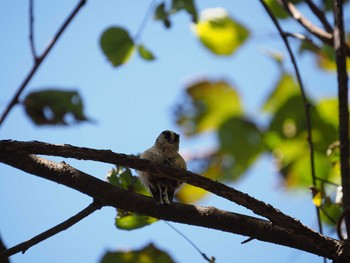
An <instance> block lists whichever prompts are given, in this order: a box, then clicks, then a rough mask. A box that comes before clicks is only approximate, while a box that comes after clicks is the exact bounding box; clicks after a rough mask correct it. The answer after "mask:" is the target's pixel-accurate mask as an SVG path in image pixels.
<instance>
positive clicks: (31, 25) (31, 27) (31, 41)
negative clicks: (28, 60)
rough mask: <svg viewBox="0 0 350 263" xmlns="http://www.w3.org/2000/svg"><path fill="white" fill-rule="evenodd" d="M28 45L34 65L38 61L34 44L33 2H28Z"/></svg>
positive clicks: (31, 0)
mask: <svg viewBox="0 0 350 263" xmlns="http://www.w3.org/2000/svg"><path fill="white" fill-rule="evenodd" d="M29 44H30V50H31V51H32V56H33V59H34V63H36V61H37V60H38V56H37V54H36V50H35V43H34V0H29Z"/></svg>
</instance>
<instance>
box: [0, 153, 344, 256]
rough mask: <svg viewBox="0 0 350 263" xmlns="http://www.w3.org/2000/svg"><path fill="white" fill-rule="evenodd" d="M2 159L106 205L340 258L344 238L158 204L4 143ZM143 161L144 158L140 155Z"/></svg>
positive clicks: (204, 209)
mask: <svg viewBox="0 0 350 263" xmlns="http://www.w3.org/2000/svg"><path fill="white" fill-rule="evenodd" d="M0 161H1V162H3V163H6V164H8V165H11V166H13V167H16V168H18V169H21V170H23V171H25V172H27V173H31V174H33V175H36V176H39V177H42V178H45V179H48V180H51V181H54V182H57V183H60V184H63V185H66V186H67V187H70V188H73V189H76V190H78V191H80V192H82V193H84V194H87V195H89V196H91V197H92V198H93V199H94V200H96V201H98V202H99V203H101V205H102V206H112V207H115V208H119V209H123V210H126V211H131V212H135V213H138V214H143V215H148V216H152V217H156V218H159V219H164V220H168V221H174V222H179V223H185V224H190V225H196V226H202V227H207V228H212V229H216V230H221V231H225V232H229V233H234V234H239V235H245V236H250V237H253V238H255V239H258V240H261V241H266V242H271V243H276V244H280V245H284V246H288V247H293V248H297V249H300V250H303V251H307V252H310V253H314V254H317V255H320V256H323V257H327V258H330V259H335V258H337V256H338V254H337V251H338V249H339V248H340V246H341V245H342V243H341V242H339V241H336V240H334V239H331V238H328V237H325V236H323V235H317V236H310V235H308V233H307V231H300V232H296V231H294V230H292V229H290V228H283V227H281V226H278V225H275V224H273V223H271V222H270V221H266V220H263V219H258V218H254V217H250V216H245V215H241V214H237V213H232V212H228V211H223V210H219V209H217V208H214V207H200V206H193V205H186V204H179V203H172V204H169V205H162V204H158V203H156V202H155V201H154V200H153V199H152V198H150V197H147V196H143V195H139V194H136V193H133V192H130V191H126V190H123V189H120V188H118V187H115V186H113V185H111V184H108V183H106V182H103V181H101V180H99V179H97V178H95V177H92V176H90V175H88V174H86V173H84V172H81V171H79V170H77V169H75V168H73V167H71V166H69V165H67V164H66V163H64V162H61V163H55V162H52V161H49V160H46V159H43V158H40V157H36V156H34V155H28V154H24V153H20V152H13V151H11V150H6V149H4V148H3V147H2V151H1V152H0ZM139 161H141V160H140V159H139ZM150 167H151V166H149V168H150ZM305 228H306V227H305ZM306 229H307V228H306Z"/></svg>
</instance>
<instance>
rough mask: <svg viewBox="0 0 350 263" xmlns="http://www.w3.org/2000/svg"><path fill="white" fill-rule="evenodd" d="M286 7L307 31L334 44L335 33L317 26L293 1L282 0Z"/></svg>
mask: <svg viewBox="0 0 350 263" xmlns="http://www.w3.org/2000/svg"><path fill="white" fill-rule="evenodd" d="M282 2H283V5H284V7H285V9H286V10H287V11H288V12H289V14H290V15H291V16H292V17H293V18H294V19H295V20H297V21H298V22H299V23H300V24H301V25H302V26H303V27H304V28H305V29H306V30H307V31H309V32H310V33H311V34H313V35H315V36H316V37H318V38H319V39H321V40H322V41H323V42H325V43H328V44H330V45H332V41H333V35H332V34H331V33H329V32H326V31H324V30H323V29H321V28H319V27H317V26H316V25H314V24H313V23H311V21H310V20H308V19H307V18H306V17H305V16H303V14H302V13H301V12H300V11H299V10H298V9H297V8H296V7H295V5H293V3H291V2H289V1H287V0H282Z"/></svg>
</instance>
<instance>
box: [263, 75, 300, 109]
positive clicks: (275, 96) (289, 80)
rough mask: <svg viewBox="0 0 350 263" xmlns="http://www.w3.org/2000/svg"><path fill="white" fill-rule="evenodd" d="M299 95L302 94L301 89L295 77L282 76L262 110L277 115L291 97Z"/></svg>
mask: <svg viewBox="0 0 350 263" xmlns="http://www.w3.org/2000/svg"><path fill="white" fill-rule="evenodd" d="M297 94H300V89H299V88H298V86H297V84H296V82H295V81H294V79H293V76H291V75H290V74H282V75H281V77H280V79H279V80H278V82H277V85H276V87H275V88H274V90H273V91H272V93H271V94H270V95H269V96H268V98H267V100H266V102H265V104H264V106H263V108H262V110H263V111H266V112H269V113H275V112H276V111H278V110H279V108H280V107H281V106H282V105H283V104H284V103H285V102H286V101H287V100H288V99H289V98H290V97H291V96H294V95H297Z"/></svg>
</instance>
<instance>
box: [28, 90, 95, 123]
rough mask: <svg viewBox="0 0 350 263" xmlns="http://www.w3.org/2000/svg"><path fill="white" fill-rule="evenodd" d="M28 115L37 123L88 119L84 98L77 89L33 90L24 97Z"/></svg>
mask: <svg viewBox="0 0 350 263" xmlns="http://www.w3.org/2000/svg"><path fill="white" fill-rule="evenodd" d="M23 104H24V107H25V110H26V113H27V114H28V117H29V118H30V119H31V120H32V121H33V122H34V123H35V124H37V125H43V124H50V125H56V124H71V123H73V121H69V117H72V118H73V119H74V121H76V122H80V121H86V120H88V119H87V118H86V116H85V115H84V112H83V111H84V106H83V101H82V98H81V97H80V95H79V93H78V92H77V91H62V90H55V89H47V90H41V91H35V92H31V93H29V94H28V95H27V97H26V98H25V99H24V103H23Z"/></svg>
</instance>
